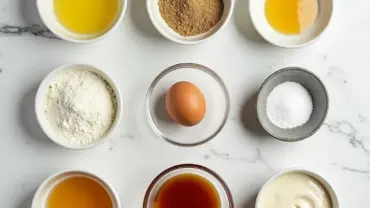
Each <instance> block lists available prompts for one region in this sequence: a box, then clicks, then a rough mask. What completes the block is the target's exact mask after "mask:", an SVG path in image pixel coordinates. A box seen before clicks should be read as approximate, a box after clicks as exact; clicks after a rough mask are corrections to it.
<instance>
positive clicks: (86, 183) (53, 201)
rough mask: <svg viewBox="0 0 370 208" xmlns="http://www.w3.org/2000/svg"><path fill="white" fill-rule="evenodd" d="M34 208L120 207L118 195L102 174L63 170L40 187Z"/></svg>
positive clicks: (34, 201)
mask: <svg viewBox="0 0 370 208" xmlns="http://www.w3.org/2000/svg"><path fill="white" fill-rule="evenodd" d="M31 207H32V208H40V207H47V208H67V207H70V208H72V207H81V208H82V207H88V208H102V207H104V208H120V207H121V205H120V202H119V199H118V195H117V194H116V192H115V191H114V190H113V188H112V187H111V186H110V185H109V184H108V183H107V182H105V181H103V179H101V178H100V177H98V176H96V175H94V174H92V173H89V172H85V171H78V170H72V171H62V172H59V173H56V174H54V175H52V176H50V177H49V178H47V179H46V180H45V181H44V182H43V183H42V184H41V185H40V187H39V188H38V190H37V191H36V194H35V196H34V198H33V201H32V206H31Z"/></svg>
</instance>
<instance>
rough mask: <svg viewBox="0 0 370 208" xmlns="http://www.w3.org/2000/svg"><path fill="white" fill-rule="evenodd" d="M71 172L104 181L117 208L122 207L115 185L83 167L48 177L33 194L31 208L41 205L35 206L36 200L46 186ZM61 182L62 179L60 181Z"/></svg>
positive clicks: (103, 184) (103, 183)
mask: <svg viewBox="0 0 370 208" xmlns="http://www.w3.org/2000/svg"><path fill="white" fill-rule="evenodd" d="M71 173H78V174H81V175H82V176H83V177H88V178H90V179H92V180H94V181H96V180H99V181H96V182H98V183H102V184H101V185H102V186H103V187H104V188H105V189H107V191H108V192H110V195H111V197H112V202H113V203H114V204H115V205H116V207H115V208H121V202H120V200H119V197H118V194H117V192H116V190H115V189H114V188H113V186H112V185H111V184H110V183H108V182H107V181H106V180H104V179H103V178H101V177H100V176H98V175H96V174H94V173H92V172H90V171H87V170H82V169H65V170H61V171H58V172H56V173H54V174H52V175H50V176H48V177H47V178H46V179H44V181H43V182H42V183H41V184H40V185H39V187H38V188H37V190H36V192H35V194H34V196H33V199H32V204H31V208H40V207H35V206H36V205H35V204H36V200H38V199H39V198H40V197H42V195H41V192H42V191H43V190H44V188H45V186H46V185H47V184H48V183H49V182H51V181H52V180H53V179H54V178H56V177H58V176H61V175H63V174H71ZM60 182H61V181H60ZM60 182H58V183H56V184H59V183H60ZM51 191H52V189H50V190H49V191H48V192H47V195H49V194H50V192H51Z"/></svg>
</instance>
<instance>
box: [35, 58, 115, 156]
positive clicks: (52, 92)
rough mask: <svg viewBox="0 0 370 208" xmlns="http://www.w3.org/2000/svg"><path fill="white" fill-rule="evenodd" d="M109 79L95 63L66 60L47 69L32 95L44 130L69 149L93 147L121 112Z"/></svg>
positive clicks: (103, 138) (109, 131)
mask: <svg viewBox="0 0 370 208" xmlns="http://www.w3.org/2000/svg"><path fill="white" fill-rule="evenodd" d="M120 104H121V98H120V95H119V91H118V88H117V87H116V86H115V84H114V82H113V81H112V79H111V78H110V77H109V76H108V75H107V74H106V73H104V72H103V71H101V70H99V69H98V68H96V67H93V66H90V65H85V64H66V65H63V66H61V67H59V68H57V69H56V70H54V71H53V72H52V73H50V74H49V75H48V76H47V77H46V78H45V79H44V81H43V82H42V83H41V85H40V87H39V89H38V91H37V95H36V104H35V105H36V115H37V119H38V121H39V123H40V126H41V128H42V129H43V131H44V132H45V134H46V135H47V136H48V137H49V138H50V139H51V140H53V141H54V142H56V143H57V144H60V145H62V146H64V147H68V148H72V149H85V148H90V147H94V146H96V145H98V144H100V143H102V142H103V141H104V140H106V139H107V138H108V136H109V135H110V134H111V133H112V132H113V130H114V129H115V127H116V126H117V125H118V122H119V119H120V116H121V107H120Z"/></svg>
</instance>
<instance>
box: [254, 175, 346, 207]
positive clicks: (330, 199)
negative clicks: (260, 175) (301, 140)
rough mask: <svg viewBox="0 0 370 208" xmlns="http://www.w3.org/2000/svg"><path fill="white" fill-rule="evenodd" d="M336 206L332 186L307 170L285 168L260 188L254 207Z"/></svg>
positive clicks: (336, 200)
mask: <svg viewBox="0 0 370 208" xmlns="http://www.w3.org/2000/svg"><path fill="white" fill-rule="evenodd" d="M271 207H275V208H288V207H289V208H338V207H339V205H338V199H337V197H336V195H335V193H334V190H333V188H332V187H331V186H330V185H329V184H328V183H327V182H326V181H325V180H324V179H323V178H322V177H321V176H319V175H317V174H315V173H313V172H310V171H307V170H298V169H297V170H295V169H294V170H287V171H283V172H281V173H279V174H277V175H275V176H273V177H272V178H271V179H270V180H269V181H268V182H267V183H266V184H265V185H264V186H263V188H262V189H261V191H260V192H259V194H258V197H257V201H256V208H271Z"/></svg>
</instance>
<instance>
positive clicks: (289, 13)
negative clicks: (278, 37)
mask: <svg viewBox="0 0 370 208" xmlns="http://www.w3.org/2000/svg"><path fill="white" fill-rule="evenodd" d="M317 14H318V2H317V0H266V4H265V15H266V19H267V21H268V22H269V24H270V25H271V27H273V28H274V29H275V30H276V31H278V32H280V33H282V34H286V35H298V34H301V33H303V32H305V31H307V30H308V29H309V28H310V27H311V26H312V25H313V24H314V22H315V20H316V17H317Z"/></svg>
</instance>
